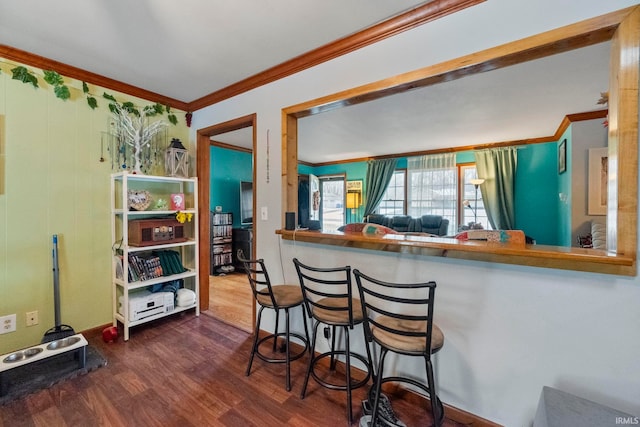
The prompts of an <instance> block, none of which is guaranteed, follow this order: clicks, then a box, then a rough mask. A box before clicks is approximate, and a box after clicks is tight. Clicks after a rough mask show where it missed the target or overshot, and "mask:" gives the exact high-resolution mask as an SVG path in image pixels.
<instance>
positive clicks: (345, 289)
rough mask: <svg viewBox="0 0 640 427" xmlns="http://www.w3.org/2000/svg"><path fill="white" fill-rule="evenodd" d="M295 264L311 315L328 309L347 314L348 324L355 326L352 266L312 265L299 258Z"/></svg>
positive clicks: (306, 307)
mask: <svg viewBox="0 0 640 427" xmlns="http://www.w3.org/2000/svg"><path fill="white" fill-rule="evenodd" d="M293 264H294V265H295V266H296V271H297V272H298V279H299V280H300V287H301V288H302V297H303V298H304V306H305V309H306V310H307V314H308V315H309V317H314V310H328V311H330V312H335V313H336V314H338V313H342V314H346V315H347V316H345V318H347V319H348V323H347V326H350V327H351V328H353V325H354V322H353V300H352V293H353V292H352V289H351V288H352V287H351V284H352V282H351V267H350V266H345V267H331V268H320V267H312V266H309V265H305V264H303V263H301V262H300V261H299V260H298V259H297V258H294V259H293Z"/></svg>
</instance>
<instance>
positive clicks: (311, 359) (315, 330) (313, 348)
mask: <svg viewBox="0 0 640 427" xmlns="http://www.w3.org/2000/svg"><path fill="white" fill-rule="evenodd" d="M318 326H320V322H314V325H313V335H312V336H311V355H310V356H309V365H308V366H307V374H306V375H305V376H304V384H303V385H302V392H301V393H300V399H304V395H305V394H306V393H307V384H309V376H311V370H312V369H313V362H314V359H315V356H314V355H315V351H316V336H317V335H318Z"/></svg>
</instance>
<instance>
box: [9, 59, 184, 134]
mask: <svg viewBox="0 0 640 427" xmlns="http://www.w3.org/2000/svg"><path fill="white" fill-rule="evenodd" d="M0 72H2V70H1V69H0ZM43 72H44V81H45V82H47V83H48V84H50V85H52V86H53V91H54V93H55V94H56V97H57V98H60V99H62V100H63V101H66V100H67V99H69V98H70V97H71V92H70V90H69V87H68V86H67V85H65V84H64V78H63V77H62V76H61V75H60V74H59V73H58V72H56V71H52V70H43ZM11 74H12V79H13V80H18V81H21V82H22V83H25V84H30V85H32V86H33V87H34V88H36V89H37V88H38V87H39V86H38V78H37V77H36V76H35V74H34V73H32V72H30V71H29V70H28V69H27V67H24V66H22V65H19V66H17V67H15V68H12V69H11ZM82 92H83V93H84V94H85V96H86V97H87V104H88V105H89V107H90V108H91V109H92V110H95V109H96V108H98V100H97V99H96V98H95V97H94V96H93V95H92V94H91V93H89V85H87V83H86V82H82ZM102 97H103V98H104V99H107V100H109V101H111V103H109V111H111V112H112V113H115V112H116V111H117V110H118V108H120V109H121V110H124V111H126V112H128V113H130V114H133V115H135V116H137V117H140V115H142V114H144V116H146V117H153V116H156V115H159V114H164V113H165V111H166V113H167V120H169V122H170V123H171V124H173V125H176V124H177V123H178V119H177V117H176V115H175V114H173V113H172V112H171V107H170V106H168V105H162V104H159V103H155V104H152V105H147V106H145V107H144V108H143V109H142V111H140V110H139V109H137V108H136V107H135V105H134V104H133V103H132V102H123V103H122V104H120V103H118V101H117V100H116V98H115V97H113V95H110V94H108V93H106V92H104V93H103V94H102ZM116 104H117V106H116Z"/></svg>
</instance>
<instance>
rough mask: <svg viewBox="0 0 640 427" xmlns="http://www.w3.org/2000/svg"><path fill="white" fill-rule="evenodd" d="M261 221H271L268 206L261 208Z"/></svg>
mask: <svg viewBox="0 0 640 427" xmlns="http://www.w3.org/2000/svg"><path fill="white" fill-rule="evenodd" d="M260 219H262V220H263V221H266V220H268V219H269V209H267V207H266V206H263V207H262V208H260Z"/></svg>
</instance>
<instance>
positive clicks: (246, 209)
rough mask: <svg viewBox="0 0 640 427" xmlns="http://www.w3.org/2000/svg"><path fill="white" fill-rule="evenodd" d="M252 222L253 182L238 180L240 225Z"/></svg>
mask: <svg viewBox="0 0 640 427" xmlns="http://www.w3.org/2000/svg"><path fill="white" fill-rule="evenodd" d="M252 224H253V182H248V181H240V225H252Z"/></svg>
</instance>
